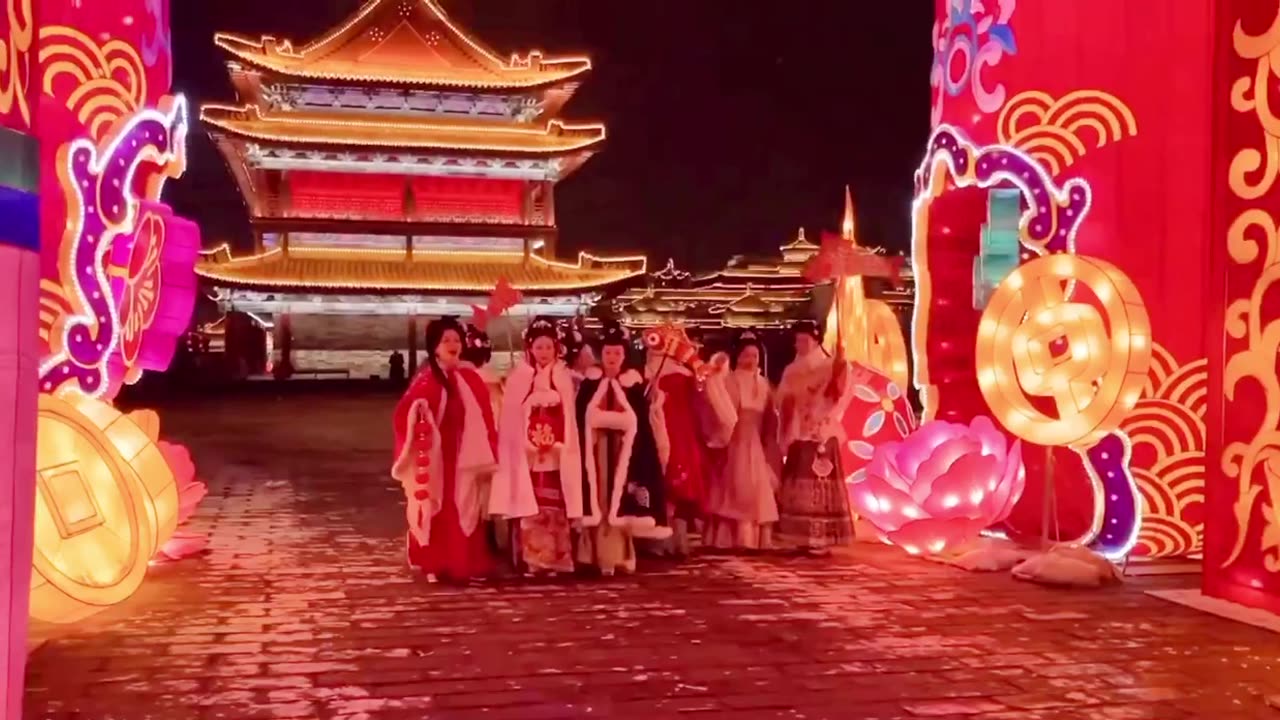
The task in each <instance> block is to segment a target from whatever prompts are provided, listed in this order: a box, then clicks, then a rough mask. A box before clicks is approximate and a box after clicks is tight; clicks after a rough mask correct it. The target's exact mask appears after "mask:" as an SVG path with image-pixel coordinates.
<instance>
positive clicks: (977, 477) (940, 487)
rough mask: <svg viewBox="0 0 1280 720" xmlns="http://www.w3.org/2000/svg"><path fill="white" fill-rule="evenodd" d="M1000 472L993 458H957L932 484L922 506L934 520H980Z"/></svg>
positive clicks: (975, 455) (985, 456) (988, 456)
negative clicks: (991, 486)
mask: <svg viewBox="0 0 1280 720" xmlns="http://www.w3.org/2000/svg"><path fill="white" fill-rule="evenodd" d="M999 473H1000V467H999V465H998V464H997V462H996V459H995V458H993V457H991V456H990V455H981V454H979V453H976V452H974V453H968V454H966V455H962V456H960V457H957V458H956V459H955V461H954V462H952V463H951V465H950V467H948V468H947V470H946V472H944V473H943V474H942V475H940V476H939V477H938V478H937V479H936V480H934V481H933V484H932V492H930V493H929V496H928V497H927V498H926V499H925V501H924V502H923V503H922V504H923V505H924V509H925V512H927V513H929V514H930V515H933V516H935V517H948V516H951V517H966V518H974V519H977V518H980V517H981V516H982V501H983V500H984V499H986V496H987V490H986V487H987V485H988V484H989V483H990V482H991V481H992V480H994V479H996V478H998V477H1000V474H999ZM974 498H977V502H976V503H975V502H974Z"/></svg>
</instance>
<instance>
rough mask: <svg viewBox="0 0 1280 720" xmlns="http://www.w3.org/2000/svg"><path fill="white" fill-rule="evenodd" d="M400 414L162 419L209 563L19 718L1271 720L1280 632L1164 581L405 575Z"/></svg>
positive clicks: (876, 558) (125, 616) (145, 596)
mask: <svg viewBox="0 0 1280 720" xmlns="http://www.w3.org/2000/svg"><path fill="white" fill-rule="evenodd" d="M393 405H394V398H392V397H390V396H387V395H377V394H370V395H368V396H362V395H358V394H355V395H351V396H345V397H337V396H332V395H328V394H326V395H325V396H323V397H308V396H305V395H296V396H292V397H287V398H285V399H277V398H276V397H274V396H270V397H267V396H262V397H254V398H250V397H230V398H226V397H224V398H212V399H209V400H207V401H185V402H184V404H183V405H182V406H181V407H176V406H175V407H172V408H163V409H162V412H163V414H164V417H165V420H166V432H168V433H172V435H173V437H174V439H175V440H177V441H180V442H183V443H185V444H187V445H188V447H190V449H191V451H192V453H193V456H194V459H195V462H196V465H197V467H199V468H200V471H201V473H202V475H204V477H205V478H206V480H207V481H208V482H209V484H210V495H209V497H208V498H207V499H206V500H205V502H204V503H203V504H202V506H201V510H200V512H199V514H198V515H197V517H196V522H195V524H194V525H193V527H192V530H193V531H196V532H204V531H208V532H210V534H211V543H212V547H211V552H210V554H209V555H208V556H205V557H201V558H198V559H195V560H193V561H184V562H182V563H174V564H171V565H162V566H159V567H156V568H153V569H152V573H151V577H150V578H149V580H148V582H147V583H145V584H144V585H143V587H142V588H141V589H140V590H139V592H138V594H137V595H135V596H134V597H133V598H132V599H131V600H130V601H128V602H127V603H125V604H124V605H122V606H121V607H119V608H117V609H115V610H112V611H108V612H107V613H104V614H103V615H102V616H100V621H99V618H94V619H93V620H91V621H90V622H95V621H97V622H96V624H93V625H92V626H90V627H86V628H82V629H78V630H77V634H75V635H72V636H60V637H56V638H53V639H52V640H50V641H49V642H48V643H47V644H45V645H44V646H43V647H42V648H40V649H39V650H38V651H36V652H35V653H34V654H33V655H32V657H31V664H30V673H29V678H30V682H29V688H30V690H29V694H28V697H27V708H26V710H27V713H26V717H32V718H36V717H53V716H58V717H62V716H64V715H65V716H77V717H88V718H108V717H117V718H143V717H160V718H169V717H173V718H187V717H195V716H197V715H199V716H200V717H211V718H212V717H227V718H241V717H245V718H247V717H266V716H268V715H270V716H272V717H280V718H284V717H326V718H338V717H341V718H348V719H353V718H356V717H363V718H367V720H402V719H404V720H407V719H408V718H414V720H416V719H417V718H422V717H433V718H434V717H442V718H472V717H493V718H521V719H525V718H528V719H532V718H564V717H573V718H580V717H601V718H623V717H625V718H641V717H643V718H672V717H684V714H683V713H691V712H693V711H710V712H714V713H717V715H716V716H717V717H763V716H764V715H762V713H761V712H760V707H759V705H760V704H761V703H765V704H768V712H767V713H766V714H767V716H769V717H788V718H806V719H807V720H827V719H831V720H834V719H837V718H838V719H841V720H843V719H845V718H857V717H916V716H920V717H939V716H941V717H974V716H977V717H988V716H991V717H1010V718H1013V717H1017V718H1030V717H1032V716H1033V715H1034V716H1036V717H1040V716H1041V715H1044V717H1049V715H1045V714H1044V713H1042V712H1040V711H1039V710H1026V709H1025V708H1024V707H1023V706H1020V705H1016V704H1014V703H1017V702H1019V701H1025V702H1027V703H1032V702H1034V703H1036V707H1037V708H1039V707H1046V706H1047V707H1052V708H1055V709H1056V708H1071V710H1072V711H1073V712H1074V713H1075V714H1074V715H1072V717H1076V716H1080V717H1090V718H1119V717H1122V716H1123V717H1161V718H1163V717H1184V716H1186V717H1192V716H1194V717H1212V718H1227V717H1250V718H1253V717H1262V716H1263V715H1265V712H1266V711H1265V709H1264V707H1263V706H1262V700H1261V697H1260V696H1259V694H1258V693H1259V692H1261V689H1262V688H1263V687H1264V685H1259V684H1258V683H1273V680H1274V677H1275V674H1274V672H1272V671H1270V670H1268V669H1266V666H1267V664H1268V663H1270V662H1272V659H1273V658H1274V657H1275V647H1276V646H1275V643H1274V641H1273V640H1274V638H1273V636H1270V635H1265V634H1261V633H1259V631H1258V630H1256V629H1255V628H1251V627H1248V626H1246V625H1237V624H1233V623H1229V622H1226V621H1220V620H1218V619H1216V618H1212V617H1209V616H1206V615H1201V614H1198V613H1195V612H1193V611H1191V610H1188V609H1185V608H1181V607H1179V606H1176V605H1172V604H1167V603H1165V602H1163V601H1160V600H1156V599H1154V598H1149V597H1146V596H1145V595H1144V594H1143V593H1142V592H1141V590H1142V589H1143V587H1144V585H1143V583H1152V582H1155V583H1166V585H1163V586H1164V587H1168V586H1169V585H1168V584H1167V583H1172V582H1177V579H1176V578H1155V579H1143V578H1140V579H1134V580H1132V581H1131V582H1130V583H1129V586H1127V587H1120V588H1115V589H1112V590H1108V591H1105V592H1100V593H1085V594H1082V593H1075V592H1071V593H1067V592H1058V591H1054V590H1049V589H1046V588H1041V587H1038V586H1032V585H1026V584H1020V583H1017V582H1015V581H1013V580H1011V579H1010V578H1009V577H1008V576H1007V575H1005V574H991V575H980V574H967V573H963V572H959V571H957V570H954V569H952V568H949V567H945V566H942V565H936V564H934V563H928V562H924V561H919V560H908V559H906V558H905V556H904V555H903V554H902V553H901V552H899V551H897V550H894V549H893V548H889V547H884V546H878V545H865V546H858V547H857V548H856V549H854V550H853V551H852V552H851V553H850V554H848V555H837V556H836V557H835V558H833V559H831V560H806V559H799V558H792V557H778V558H747V557H744V558H732V557H724V556H697V557H695V558H694V559H692V560H690V561H688V562H686V563H683V564H680V565H671V564H666V563H653V562H650V563H648V565H647V566H645V565H644V564H643V563H644V561H643V560H642V572H641V574H640V575H638V576H637V577H634V578H615V579H613V580H610V581H602V580H599V579H588V578H583V579H573V580H569V579H566V580H562V581H558V582H546V583H510V584H502V585H496V586H495V585H485V586H476V587H468V588H454V587H443V586H427V585H426V584H425V583H418V582H415V580H414V579H413V578H412V577H411V576H409V574H408V573H406V572H405V571H404V569H403V537H404V536H403V522H404V510H403V506H402V505H401V503H402V502H403V494H402V491H401V490H400V488H399V487H397V486H396V485H395V483H394V481H392V480H390V478H389V477H387V472H386V467H387V464H388V462H389V458H390V456H391V438H390V432H389V424H390V422H389V418H390V413H391V409H392V407H393ZM1135 586H1136V587H1135ZM1064 613H1070V614H1069V615H1067V614H1064ZM1082 616H1083V617H1082ZM1242 664H1247V665H1248V669H1241V665H1242ZM1265 687H1267V688H1268V689H1267V690H1266V691H1267V692H1275V691H1277V690H1280V687H1277V688H1274V689H1272V688H1270V686H1269V685H1267V686H1265ZM752 703H755V704H752ZM1175 704H1176V706H1177V707H1176V708H1175ZM499 706H500V707H499ZM483 707H490V708H492V710H490V711H489V712H484V711H482V710H481V708H483ZM1182 707H1186V708H1188V710H1187V711H1186V712H1182V711H1181V710H1179V709H1178V708H1182ZM193 708H199V709H197V710H195V711H193ZM1055 712H1056V710H1055ZM77 713H78V714H77ZM982 713H995V715H983V714H982ZM1050 715H1053V713H1050ZM696 716H698V715H691V716H690V717H696ZM1053 716H1054V717H1059V716H1060V715H1053Z"/></svg>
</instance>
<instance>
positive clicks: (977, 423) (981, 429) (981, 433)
mask: <svg viewBox="0 0 1280 720" xmlns="http://www.w3.org/2000/svg"><path fill="white" fill-rule="evenodd" d="M969 433H970V434H971V435H972V436H973V437H974V438H976V439H977V440H978V442H979V443H981V444H982V452H983V453H985V454H987V455H994V456H996V457H997V458H999V459H1000V460H1001V461H1003V460H1004V456H1005V448H1007V447H1008V446H1009V441H1008V439H1006V438H1005V436H1004V433H1002V432H1000V431H999V430H997V429H996V426H995V423H993V422H991V418H989V417H987V416H986V415H979V416H978V417H976V418H974V419H973V421H972V422H970V423H969Z"/></svg>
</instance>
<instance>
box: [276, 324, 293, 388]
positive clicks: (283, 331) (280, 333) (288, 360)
mask: <svg viewBox="0 0 1280 720" xmlns="http://www.w3.org/2000/svg"><path fill="white" fill-rule="evenodd" d="M275 331H276V347H277V348H279V349H280V361H279V362H277V363H276V367H275V376H276V379H277V380H288V379H289V378H290V377H293V370H294V368H293V323H292V322H291V317H290V315H289V313H281V314H280V316H279V317H278V318H277V319H276V327H275Z"/></svg>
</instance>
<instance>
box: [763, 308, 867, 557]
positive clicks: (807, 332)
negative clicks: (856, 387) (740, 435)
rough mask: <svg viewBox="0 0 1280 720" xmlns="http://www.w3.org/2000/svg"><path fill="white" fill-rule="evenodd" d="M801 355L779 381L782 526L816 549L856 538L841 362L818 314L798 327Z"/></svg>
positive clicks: (794, 541)
mask: <svg viewBox="0 0 1280 720" xmlns="http://www.w3.org/2000/svg"><path fill="white" fill-rule="evenodd" d="M794 332H795V341H796V359H795V361H793V362H792V363H791V364H790V365H788V366H787V369H786V370H785V371H784V372H783V374H782V382H781V384H779V386H778V396H779V401H780V403H781V406H782V428H783V433H782V434H783V447H785V448H786V462H785V465H784V466H783V469H782V489H781V492H780V493H779V498H778V500H779V502H778V505H779V515H780V520H779V523H778V531H779V534H780V535H781V536H782V539H783V540H784V541H785V542H787V543H788V544H791V545H795V546H797V547H800V548H803V549H805V550H807V551H809V552H810V553H812V554H824V553H826V552H827V551H829V550H830V548H831V547H833V546H842V545H850V544H852V543H853V518H852V516H851V515H850V512H849V495H848V490H847V489H846V487H845V481H844V475H843V473H841V471H840V446H839V435H840V430H839V425H838V423H837V422H835V420H834V418H833V417H832V415H833V410H834V408H835V404H836V400H837V398H838V397H839V392H838V390H839V389H838V388H837V387H835V382H834V378H835V373H836V372H837V370H838V368H837V367H836V364H835V362H834V361H833V360H832V359H831V357H830V356H828V355H827V353H826V352H825V351H824V350H823V349H822V346H821V345H820V344H819V340H818V338H819V337H821V330H820V328H819V327H818V324H817V323H815V322H813V321H812V320H802V321H800V322H798V323H796V325H795V327H794Z"/></svg>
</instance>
